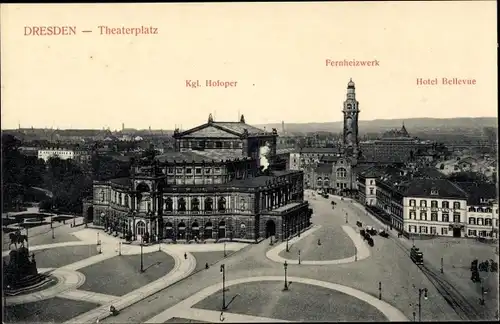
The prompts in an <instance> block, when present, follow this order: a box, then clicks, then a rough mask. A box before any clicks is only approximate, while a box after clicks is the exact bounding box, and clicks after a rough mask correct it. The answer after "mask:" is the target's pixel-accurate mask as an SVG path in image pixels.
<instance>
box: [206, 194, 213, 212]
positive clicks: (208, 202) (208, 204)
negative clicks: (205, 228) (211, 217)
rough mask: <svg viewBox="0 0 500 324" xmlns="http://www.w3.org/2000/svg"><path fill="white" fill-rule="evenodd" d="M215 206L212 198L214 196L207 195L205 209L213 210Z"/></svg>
mask: <svg viewBox="0 0 500 324" xmlns="http://www.w3.org/2000/svg"><path fill="white" fill-rule="evenodd" d="M213 206H214V201H213V200H212V198H210V197H207V198H206V199H205V211H212V210H213Z"/></svg>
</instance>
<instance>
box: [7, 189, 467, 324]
mask: <svg viewBox="0 0 500 324" xmlns="http://www.w3.org/2000/svg"><path fill="white" fill-rule="evenodd" d="M309 199H310V203H311V205H312V208H313V209H314V215H313V219H312V221H313V223H314V226H313V227H312V228H310V229H309V230H307V231H305V232H303V233H302V235H301V237H294V238H292V239H291V240H290V241H289V243H290V246H289V247H290V252H286V251H284V250H285V247H286V243H285V242H277V243H276V244H274V245H273V246H270V244H269V240H265V241H263V242H261V243H260V244H252V245H247V244H242V243H227V246H226V254H227V256H226V257H224V245H223V244H190V245H182V244H177V245H168V244H162V245H160V246H158V245H152V246H147V247H144V253H145V256H147V257H145V258H144V260H145V263H144V264H145V267H148V266H151V268H149V269H148V270H147V271H146V273H143V274H140V273H138V272H136V271H135V269H136V268H137V267H138V264H139V263H138V262H139V260H140V259H139V253H140V252H139V246H135V245H122V248H121V250H120V251H121V253H122V256H118V255H117V251H118V250H117V247H118V242H119V239H117V238H115V237H113V236H109V235H107V234H104V233H103V232H102V231H100V232H99V231H97V230H94V229H84V228H80V229H78V230H76V231H74V233H68V235H72V236H74V238H75V239H76V240H73V241H68V242H66V243H59V244H57V243H56V244H48V245H38V246H34V245H31V244H30V245H31V250H33V251H35V253H49V252H48V251H51V250H53V251H54V253H55V254H57V253H60V254H61V255H64V254H65V253H66V254H67V255H71V253H72V252H66V251H65V252H58V250H59V249H67V250H68V251H70V250H71V249H74V250H75V251H76V252H73V253H75V255H79V256H78V257H75V258H74V259H68V258H69V257H68V256H66V257H64V259H66V261H65V262H61V263H60V264H56V263H53V262H52V261H51V262H52V263H51V262H48V263H47V266H50V265H52V267H55V268H57V267H58V266H62V268H59V269H60V270H58V271H63V272H60V273H58V275H59V276H61V277H62V278H64V277H65V276H69V277H68V278H70V277H71V276H73V273H75V274H78V276H76V277H74V279H68V282H74V284H73V285H74V286H71V287H73V288H71V289H69V290H68V288H66V289H63V290H61V292H60V293H59V297H63V298H65V299H71V300H74V301H83V302H84V303H88V302H90V303H93V305H101V306H97V307H95V306H94V309H93V310H91V311H87V312H86V313H84V314H81V315H80V316H78V317H76V318H73V319H71V320H69V318H68V319H67V320H68V323H76V322H79V323H81V322H86V323H88V322H95V320H96V319H97V318H100V319H101V320H100V321H101V322H104V323H118V322H120V323H132V322H134V323H137V322H154V321H160V322H172V321H174V322H175V321H176V319H177V320H178V321H182V319H184V320H189V321H194V322H196V321H209V322H211V321H214V322H220V305H221V284H222V282H221V281H222V275H221V272H220V264H225V270H226V272H225V274H226V286H227V287H229V286H230V285H233V286H232V287H230V288H229V291H228V292H227V296H228V298H227V300H228V301H229V300H230V299H231V298H232V297H233V296H235V295H238V297H236V299H235V300H234V301H233V302H232V303H231V305H229V308H228V310H226V311H225V312H224V315H223V316H225V321H228V322H230V321H247V322H248V321H273V322H279V321H293V320H297V319H299V318H300V320H303V321H308V320H311V321H312V320H315V321H337V320H339V321H351V320H356V319H357V320H360V314H364V315H363V316H365V315H366V316H367V318H366V320H370V318H371V319H379V320H387V319H391V320H407V319H410V320H412V319H413V312H415V314H418V288H424V287H425V288H428V289H429V299H428V300H425V301H422V305H421V314H422V319H423V320H459V319H460V317H459V315H457V314H455V312H454V311H453V309H452V307H451V306H450V305H449V304H448V303H447V302H446V300H445V298H443V296H442V295H441V294H440V293H439V292H438V288H439V289H442V287H437V288H436V287H435V286H434V285H433V284H432V283H431V282H430V281H429V279H428V277H427V276H426V275H425V274H424V273H423V271H422V270H421V269H420V268H419V267H417V266H416V265H414V264H413V263H412V262H411V260H410V259H409V257H408V255H407V254H406V253H407V252H406V251H405V249H404V246H402V245H404V244H407V243H410V244H411V242H404V241H403V240H400V239H397V238H393V237H391V238H388V239H385V238H381V237H379V236H376V237H375V238H374V241H375V246H374V247H368V245H367V244H366V243H365V242H363V240H362V239H361V237H360V236H359V234H358V233H357V231H358V229H357V227H356V226H355V222H356V221H357V220H360V221H361V222H363V225H372V226H375V227H381V225H380V224H379V223H378V222H377V221H376V220H374V219H373V218H372V217H371V216H369V215H367V214H366V213H365V212H363V211H362V208H360V207H359V206H357V205H356V204H355V203H351V202H350V201H349V200H344V201H341V200H340V199H339V198H337V197H332V198H330V199H325V198H322V197H318V196H316V197H315V198H312V199H311V198H309ZM331 199H334V200H335V201H336V202H337V206H336V208H335V209H334V210H332V207H331ZM346 212H347V214H348V223H347V224H346V222H345V220H346V217H345V214H346ZM68 227H69V226H68ZM98 232H99V233H100V236H99V239H100V240H101V242H102V246H101V248H100V249H101V251H102V253H101V254H98V253H96V252H93V253H92V254H91V255H92V256H91V257H90V258H88V257H87V258H84V256H85V253H86V252H85V251H86V249H88V248H89V246H90V248H91V249H95V250H96V251H97V248H96V246H95V245H93V243H94V242H96V240H97V233H98ZM318 239H319V240H320V241H321V245H318V244H317V240H318ZM42 241H43V240H42ZM355 246H356V248H354V247H355ZM299 248H300V249H301V259H302V260H303V261H304V263H301V264H300V265H299V264H298V255H297V256H295V255H294V254H295V253H294V251H297V252H298V249H299ZM237 250H239V251H238V252H234V251H237ZM302 250H303V251H304V252H303V253H304V254H302ZM328 250H335V252H327V251H328ZM37 251H38V252H37ZM7 253H8V251H4V252H3V254H4V256H5V255H6V254H7ZM50 253H51V252H50ZM50 253H49V254H50ZM185 253H186V254H185ZM184 254H185V256H184ZM297 254H298V253H297ZM354 254H356V257H355V256H354ZM89 256H90V254H89ZM49 259H50V258H49ZM284 259H288V260H289V261H288V268H287V276H288V278H289V279H288V280H289V281H292V284H291V285H290V289H289V291H286V292H283V291H281V289H279V287H282V286H283V285H284V266H283V262H282V260H284ZM146 260H147V261H146ZM69 261H71V262H69ZM158 262H162V263H161V264H158ZM205 263H208V264H209V268H208V269H205ZM162 264H163V265H162ZM126 268H127V269H128V268H130V269H131V270H130V271H129V272H127V271H128V270H127V271H122V274H119V273H118V272H119V271H118V270H117V269H122V270H123V269H126ZM64 271H66V272H64ZM148 271H150V272H151V273H153V272H155V274H154V275H153V274H151V275H152V277H150V278H148V277H147V276H148V274H147V272H148ZM54 273H56V272H54ZM137 276H142V277H141V278H139V279H138V277H137ZM80 277H81V278H80ZM82 278H83V280H82ZM85 278H87V279H86V280H88V282H86V280H85ZM111 278H113V279H111ZM292 278H293V279H292ZM144 280H145V281H144ZM112 283H113V284H112ZM315 285H316V286H315ZM59 286H61V285H59ZM111 286H112V289H111V288H110V287H111ZM165 287H168V288H166V289H165ZM108 288H109V289H108ZM122 288H123V289H122ZM380 288H381V289H380ZM57 289H62V288H60V287H55V288H54V287H53V288H50V289H49V290H50V291H52V292H51V293H50V294H52V295H50V294H49V293H47V294H48V295H47V297H46V299H47V300H53V299H54V297H56V296H57ZM318 294H319V295H322V296H323V295H324V296H328V298H334V299H335V303H334V304H335V307H333V308H332V307H331V305H332V303H331V302H328V301H327V300H328V298H327V297H325V298H321V299H322V302H314V303H312V301H315V300H317V296H318ZM120 296H121V297H120ZM304 296H309V297H304ZM379 296H380V297H381V300H379ZM324 299H326V301H324ZM8 302H9V301H8ZM12 302H13V300H12ZM311 303H312V304H311ZM111 304H112V305H114V306H115V307H117V308H118V309H119V310H120V313H119V314H118V315H117V316H113V317H109V305H111ZM218 305H219V306H218ZM13 307H14V306H13ZM15 307H18V302H16V305H15ZM82 307H83V306H82ZM218 307H219V308H218ZM290 309H293V311H290ZM284 310H289V311H288V312H286V311H284ZM306 310H310V311H306ZM295 311H296V314H295V313H294V312H295ZM291 314H295V315H291ZM416 316H418V315H416ZM361 320H363V319H361Z"/></svg>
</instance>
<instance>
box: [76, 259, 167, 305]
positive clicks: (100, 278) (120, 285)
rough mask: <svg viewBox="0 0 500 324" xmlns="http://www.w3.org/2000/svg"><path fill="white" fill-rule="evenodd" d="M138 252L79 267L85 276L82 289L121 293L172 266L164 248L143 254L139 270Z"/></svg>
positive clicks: (125, 292)
mask: <svg viewBox="0 0 500 324" xmlns="http://www.w3.org/2000/svg"><path fill="white" fill-rule="evenodd" d="M140 262H141V261H140V255H121V256H115V257H113V258H110V259H107V260H105V261H103V262H99V263H96V264H93V265H91V266H88V267H85V268H82V269H80V270H79V271H80V272H82V273H83V274H84V275H85V277H86V280H85V283H84V284H83V285H82V286H81V287H80V288H79V289H81V290H87V291H93V292H98V293H102V294H109V295H115V296H123V295H125V294H127V293H129V292H131V291H133V290H135V289H138V288H140V287H142V286H144V285H147V284H148V283H150V282H153V281H155V280H157V279H159V278H160V277H162V276H164V275H166V274H167V273H169V272H170V270H172V269H173V267H174V264H175V262H174V259H173V258H172V257H171V256H169V255H167V254H166V253H164V252H161V251H158V252H152V253H147V254H144V255H143V263H144V270H145V271H144V272H143V273H140V271H139V270H140Z"/></svg>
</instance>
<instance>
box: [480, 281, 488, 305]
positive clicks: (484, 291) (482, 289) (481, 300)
mask: <svg viewBox="0 0 500 324" xmlns="http://www.w3.org/2000/svg"><path fill="white" fill-rule="evenodd" d="M486 294H487V291H486V289H484V285H483V281H482V280H481V299H480V301H479V303H480V304H481V305H484V295H486Z"/></svg>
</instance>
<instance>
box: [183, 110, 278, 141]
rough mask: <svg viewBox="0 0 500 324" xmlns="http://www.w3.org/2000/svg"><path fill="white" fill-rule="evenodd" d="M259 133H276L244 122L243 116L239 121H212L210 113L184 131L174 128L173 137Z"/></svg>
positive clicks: (250, 134) (236, 135) (233, 135)
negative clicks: (204, 119) (204, 120)
mask: <svg viewBox="0 0 500 324" xmlns="http://www.w3.org/2000/svg"><path fill="white" fill-rule="evenodd" d="M259 135H266V136H269V135H277V133H276V134H273V133H272V132H267V131H265V130H262V129H260V128H257V127H254V126H251V125H248V124H247V123H245V120H244V118H242V119H241V120H240V121H239V122H218V121H214V120H213V118H212V114H210V116H209V117H208V122H207V123H205V124H203V125H200V126H197V127H194V128H191V129H188V130H186V131H184V132H179V131H178V130H176V132H174V137H175V138H184V137H191V138H192V137H199V138H203V137H215V138H217V137H245V136H259Z"/></svg>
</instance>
